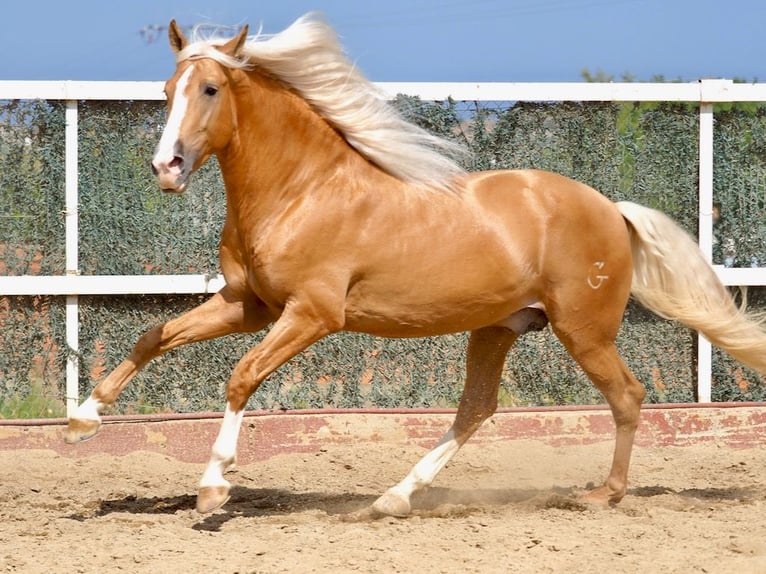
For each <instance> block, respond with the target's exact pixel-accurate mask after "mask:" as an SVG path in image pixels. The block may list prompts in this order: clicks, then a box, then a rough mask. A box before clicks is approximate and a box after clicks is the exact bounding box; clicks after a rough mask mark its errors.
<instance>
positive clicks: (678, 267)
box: [617, 201, 766, 374]
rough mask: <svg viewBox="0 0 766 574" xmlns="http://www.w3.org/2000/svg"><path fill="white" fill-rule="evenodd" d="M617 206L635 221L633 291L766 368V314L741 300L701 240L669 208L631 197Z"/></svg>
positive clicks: (641, 299) (647, 304) (649, 305)
mask: <svg viewBox="0 0 766 574" xmlns="http://www.w3.org/2000/svg"><path fill="white" fill-rule="evenodd" d="M617 208H618V209H619V210H620V213H621V214H622V216H623V217H624V218H625V219H626V220H627V221H628V222H629V224H630V225H629V228H630V231H631V233H630V235H631V249H632V251H633V284H632V287H631V293H632V294H633V296H634V297H635V298H636V299H637V300H638V301H639V302H640V303H641V304H642V305H644V306H645V307H647V308H648V309H650V310H651V311H653V312H655V313H657V314H658V315H660V316H662V317H665V318H666V319H673V320H676V321H679V322H681V323H683V324H684V325H686V326H687V327H690V328H692V329H695V330H696V331H699V332H700V333H702V334H704V335H705V336H706V337H707V338H708V339H709V340H710V342H711V343H713V344H714V345H716V346H718V347H720V348H721V349H723V350H724V351H726V352H727V353H729V354H730V355H731V356H732V357H734V358H735V359H736V360H738V361H740V362H741V363H743V364H745V365H748V366H749V367H752V368H753V369H755V370H757V371H758V372H760V373H762V374H766V331H765V330H764V320H763V318H762V317H760V316H758V315H756V314H749V313H747V312H745V311H744V309H739V308H738V307H737V306H736V304H735V303H734V300H733V298H732V296H731V294H730V293H729V291H728V289H727V288H726V287H725V286H724V285H723V284H722V283H721V281H720V280H719V279H718V276H717V275H716V273H715V271H713V268H712V267H711V266H710V264H708V263H707V261H706V260H705V258H704V257H703V255H702V252H701V251H700V249H699V247H698V246H697V244H696V242H695V241H694V240H693V239H692V238H691V237H690V236H689V235H688V234H687V233H686V232H685V231H684V230H683V229H682V228H681V227H680V226H679V225H678V224H677V223H675V222H674V221H673V220H672V219H670V218H669V217H668V216H667V215H665V214H664V213H661V212H659V211H656V210H654V209H650V208H648V207H642V206H640V205H636V204H635V203H630V202H627V201H623V202H620V203H617Z"/></svg>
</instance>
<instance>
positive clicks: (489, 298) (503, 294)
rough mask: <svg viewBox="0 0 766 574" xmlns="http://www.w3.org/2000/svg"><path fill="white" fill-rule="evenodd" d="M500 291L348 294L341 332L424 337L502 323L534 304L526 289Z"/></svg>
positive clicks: (426, 288) (424, 287)
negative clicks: (344, 321)
mask: <svg viewBox="0 0 766 574" xmlns="http://www.w3.org/2000/svg"><path fill="white" fill-rule="evenodd" d="M520 287H521V286H519V285H516V286H511V285H505V286H503V288H498V289H497V290H495V291H492V292H488V291H479V290H477V291H476V292H474V293H467V292H464V291H462V290H451V289H430V290H429V289H428V284H427V283H426V284H424V285H421V289H420V290H418V291H417V292H416V293H406V294H405V293H402V292H401V291H398V292H394V293H389V294H388V296H386V295H385V294H380V295H379V296H375V295H378V294H373V293H372V292H369V291H368V292H366V293H365V294H364V295H362V292H357V293H355V292H354V291H353V290H352V291H351V292H350V293H349V298H348V300H347V304H346V324H345V330H347V331H357V332H363V333H369V334H371V335H376V336H381V337H428V336H435V335H444V334H447V333H458V332H463V331H472V330H474V329H478V328H480V327H484V326H487V325H492V324H498V323H502V321H503V320H504V319H505V318H507V317H508V316H510V315H511V314H512V313H513V312H515V311H517V310H518V309H520V308H522V307H525V306H527V305H530V304H533V303H534V302H535V297H534V296H533V295H532V294H531V293H530V291H529V290H528V289H524V288H520Z"/></svg>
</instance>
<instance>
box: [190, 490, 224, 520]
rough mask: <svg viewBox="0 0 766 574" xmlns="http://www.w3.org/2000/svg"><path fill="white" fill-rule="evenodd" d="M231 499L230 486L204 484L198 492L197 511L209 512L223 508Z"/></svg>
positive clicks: (201, 512)
mask: <svg viewBox="0 0 766 574" xmlns="http://www.w3.org/2000/svg"><path fill="white" fill-rule="evenodd" d="M227 500H229V487H228V486H202V487H200V489H199V492H198V493H197V512H199V513H200V514H208V513H210V512H213V511H214V510H217V509H219V508H221V507H222V506H223V505H224V504H226V501H227Z"/></svg>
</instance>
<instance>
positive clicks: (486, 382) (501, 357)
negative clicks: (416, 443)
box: [372, 327, 518, 516]
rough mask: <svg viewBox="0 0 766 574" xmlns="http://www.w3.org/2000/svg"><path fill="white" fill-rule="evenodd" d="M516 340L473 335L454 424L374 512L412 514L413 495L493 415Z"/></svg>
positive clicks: (506, 335) (505, 334)
mask: <svg viewBox="0 0 766 574" xmlns="http://www.w3.org/2000/svg"><path fill="white" fill-rule="evenodd" d="M517 337H518V334H517V333H515V332H514V331H511V330H509V329H506V328H504V327H487V328H484V329H479V330H478V331H474V332H473V333H471V339H470V341H469V343H468V356H467V377H466V383H465V389H464V390H463V396H462V398H461V400H460V405H459V407H458V411H457V415H456V417H455V422H454V423H453V424H452V426H451V427H450V429H449V430H448V431H447V433H446V434H445V435H444V436H443V437H442V439H441V440H440V441H439V444H437V445H436V447H435V448H434V449H433V450H431V451H430V452H428V454H426V455H425V456H424V457H423V458H422V459H421V460H420V461H419V462H418V463H417V464H416V465H415V466H414V467H413V468H412V470H411V471H410V473H409V474H408V475H407V476H406V477H405V478H404V480H402V481H401V482H399V483H398V484H397V485H396V486H393V487H391V488H390V489H388V490H387V491H386V493H385V494H383V496H381V497H380V498H378V499H377V500H376V501H375V502H374V503H373V505H372V509H373V511H374V512H376V513H379V514H384V515H390V516H406V515H407V514H409V513H410V509H411V505H410V497H411V496H412V494H413V493H414V492H416V491H418V490H420V489H422V488H424V487H426V486H428V485H430V484H431V483H432V482H433V480H434V478H435V477H436V475H437V474H438V473H439V471H440V470H441V469H442V468H444V466H445V465H446V464H447V463H448V462H449V461H450V459H451V458H452V457H453V456H454V455H455V453H457V451H458V450H459V449H460V447H461V446H462V445H463V444H464V443H465V442H466V441H467V440H468V439H469V438H470V437H471V435H472V434H473V433H474V432H475V431H476V429H478V428H479V427H480V426H481V424H482V423H483V422H484V421H485V420H486V419H487V418H489V417H490V416H492V414H494V412H495V410H496V408H497V393H498V389H499V386H500V376H501V373H502V369H503V363H504V361H505V357H506V355H507V354H508V350H509V349H510V348H511V345H513V342H514V341H515V340H516V338H517Z"/></svg>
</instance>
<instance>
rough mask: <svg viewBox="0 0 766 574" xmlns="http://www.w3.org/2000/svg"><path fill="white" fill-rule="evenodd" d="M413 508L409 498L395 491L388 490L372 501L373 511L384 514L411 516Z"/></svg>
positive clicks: (401, 516) (400, 516)
mask: <svg viewBox="0 0 766 574" xmlns="http://www.w3.org/2000/svg"><path fill="white" fill-rule="evenodd" d="M411 510H412V508H411V507H410V501H409V499H407V498H405V497H404V496H402V495H400V494H397V493H395V492H391V491H388V492H386V493H385V494H384V495H383V496H381V497H380V498H378V499H377V500H376V501H375V502H373V503H372V511H373V512H374V513H375V514H378V515H382V516H396V517H399V518H403V517H405V516H409V515H410V512H411Z"/></svg>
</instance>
